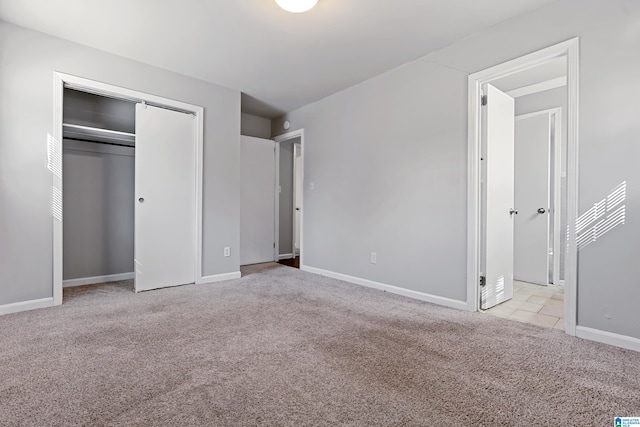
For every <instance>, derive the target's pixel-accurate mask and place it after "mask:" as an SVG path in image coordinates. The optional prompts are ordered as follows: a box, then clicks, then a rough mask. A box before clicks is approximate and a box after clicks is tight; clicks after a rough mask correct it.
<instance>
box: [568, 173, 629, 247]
mask: <svg viewBox="0 0 640 427" xmlns="http://www.w3.org/2000/svg"><path fill="white" fill-rule="evenodd" d="M626 198H627V181H623V182H622V183H620V184H619V185H618V186H617V187H616V188H614V189H613V190H612V191H611V193H609V195H608V196H607V197H605V198H604V199H602V200H600V201H599V202H597V203H594V205H593V207H591V208H590V209H589V210H588V211H586V212H585V213H583V214H582V215H580V217H578V219H577V220H576V242H577V245H578V250H581V249H584V248H586V247H587V246H589V245H590V244H591V243H593V242H595V241H596V240H598V239H600V238H601V237H602V236H604V235H605V234H607V233H608V232H609V231H611V230H613V229H614V228H616V227H617V226H619V225H622V224H624V222H625V210H626V205H622V206H620V205H621V204H622V203H623V202H624V201H625V200H626ZM598 220H599V221H598ZM596 221H597V222H596ZM567 235H568V234H567Z"/></svg>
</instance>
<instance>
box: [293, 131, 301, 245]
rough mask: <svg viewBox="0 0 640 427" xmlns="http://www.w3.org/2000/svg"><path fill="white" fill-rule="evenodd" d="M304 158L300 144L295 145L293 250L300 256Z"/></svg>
mask: <svg viewBox="0 0 640 427" xmlns="http://www.w3.org/2000/svg"><path fill="white" fill-rule="evenodd" d="M301 160H302V157H301V148H300V144H297V143H296V144H293V162H294V163H293V208H294V212H293V249H294V255H299V254H300V214H301V212H300V209H301V203H300V202H301V200H302V161H301Z"/></svg>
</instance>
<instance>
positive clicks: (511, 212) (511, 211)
mask: <svg viewBox="0 0 640 427" xmlns="http://www.w3.org/2000/svg"><path fill="white" fill-rule="evenodd" d="M509 214H510V215H518V209H513V208H511V209H509Z"/></svg>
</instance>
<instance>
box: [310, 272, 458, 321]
mask: <svg viewBox="0 0 640 427" xmlns="http://www.w3.org/2000/svg"><path fill="white" fill-rule="evenodd" d="M300 269H301V270H303V271H307V272H309V273H313V274H319V275H321V276H327V277H331V278H333V279H338V280H342V281H345V282H349V283H354V284H356V285H361V286H366V287H367V288H373V289H378V290H381V291H387V292H389V293H392V294H397V295H403V296H405V297H409V298H413V299H418V300H421V301H426V302H430V303H433V304H438V305H443V306H445V307H450V308H457V309H459V310H468V307H467V302H466V301H458V300H454V299H451V298H445V297H440V296H437V295H431V294H426V293H424V292H418V291H412V290H411V289H405V288H400V287H398V286H393V285H387V284H385V283H379V282H374V281H372V280H368V279H362V278H360V277H354V276H349V275H346V274H342V273H336V272H333V271H328V270H322V269H320V268H315V267H308V266H306V265H303V266H300Z"/></svg>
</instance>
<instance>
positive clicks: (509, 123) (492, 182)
mask: <svg viewBox="0 0 640 427" xmlns="http://www.w3.org/2000/svg"><path fill="white" fill-rule="evenodd" d="M484 93H485V94H486V95H487V99H488V102H487V105H486V106H484V107H483V113H484V115H483V122H484V127H483V129H484V132H483V136H484V138H483V140H484V141H483V143H484V150H483V159H484V160H482V166H483V175H484V183H483V193H484V194H483V196H484V217H483V222H484V233H483V234H484V242H485V247H484V257H483V258H484V267H485V270H484V273H485V274H484V275H485V285H484V286H483V287H482V288H481V306H480V307H481V308H482V309H487V308H490V307H493V306H494V305H496V304H499V303H501V302H504V301H506V300H509V299H511V298H512V297H513V216H514V215H512V214H511V213H510V211H511V210H512V209H514V208H515V205H514V120H515V103H514V100H513V98H512V97H510V96H509V95H507V94H505V93H504V92H502V91H500V90H498V89H497V88H495V87H493V86H491V85H486V87H485V91H484Z"/></svg>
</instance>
